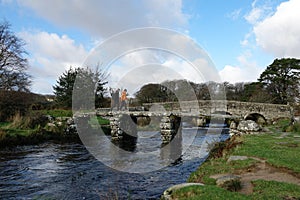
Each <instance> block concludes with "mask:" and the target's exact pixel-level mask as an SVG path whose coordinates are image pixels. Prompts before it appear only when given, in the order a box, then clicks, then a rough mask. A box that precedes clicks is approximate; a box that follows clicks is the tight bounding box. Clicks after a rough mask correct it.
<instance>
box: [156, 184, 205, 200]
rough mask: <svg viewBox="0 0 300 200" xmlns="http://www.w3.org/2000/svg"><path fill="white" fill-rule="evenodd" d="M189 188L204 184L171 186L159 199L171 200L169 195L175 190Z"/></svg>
mask: <svg viewBox="0 0 300 200" xmlns="http://www.w3.org/2000/svg"><path fill="white" fill-rule="evenodd" d="M189 186H204V184H203V183H182V184H178V185H173V186H172V187H170V188H168V189H166V190H165V191H164V193H163V194H162V196H161V199H163V200H171V199H172V197H171V195H172V193H173V192H174V191H175V190H179V189H181V188H184V187H189Z"/></svg>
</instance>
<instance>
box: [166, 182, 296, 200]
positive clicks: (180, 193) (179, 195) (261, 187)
mask: <svg viewBox="0 0 300 200" xmlns="http://www.w3.org/2000/svg"><path fill="white" fill-rule="evenodd" d="M252 183H253V184H254V186H255V187H254V191H253V193H252V194H250V195H244V194H240V193H236V192H230V191H227V190H225V189H222V188H218V187H216V186H212V185H205V186H190V187H185V188H182V189H179V190H176V191H174V193H173V194H172V197H173V198H174V199H181V200H185V199H186V200H193V199H194V200H196V199H219V200H228V199H238V200H243V199H245V200H248V199H249V200H266V199H272V200H284V199H299V198H300V187H299V186H297V185H294V184H288V183H279V182H276V181H264V180H257V181H253V182H252Z"/></svg>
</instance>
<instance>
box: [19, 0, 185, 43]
mask: <svg viewBox="0 0 300 200" xmlns="http://www.w3.org/2000/svg"><path fill="white" fill-rule="evenodd" d="M19 3H20V4H21V5H23V6H26V7H28V8H31V9H32V10H34V11H35V12H36V13H37V14H38V15H40V16H42V17H43V18H45V19H47V20H49V21H51V22H53V23H55V24H58V25H61V26H63V27H71V28H73V27H75V28H79V29H83V30H87V31H88V32H89V33H91V34H92V35H96V36H101V37H104V38H105V37H107V36H110V35H112V34H116V33H119V32H120V31H124V30H127V29H132V28H138V27H145V26H161V27H166V28H178V27H182V26H185V25H187V19H188V16H187V15H186V14H184V13H183V12H182V2H181V0H164V1H160V0H138V1H134V0H132V1H118V0H110V1H107V0H89V1H77V0H64V1H61V0H52V1H36V0H20V1H19Z"/></svg>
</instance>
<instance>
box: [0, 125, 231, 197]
mask: <svg viewBox="0 0 300 200" xmlns="http://www.w3.org/2000/svg"><path fill="white" fill-rule="evenodd" d="M191 130H192V129H189V128H184V129H183V131H182V140H183V141H184V140H185V139H186V138H189V137H190V136H189V131H191ZM206 132H207V129H199V130H198V131H197V134H196V137H195V138H194V141H193V143H192V145H191V146H190V147H189V149H188V150H187V151H186V152H185V153H183V152H182V156H181V157H180V159H178V160H176V162H174V163H172V164H170V165H169V166H167V167H164V168H162V169H160V170H157V171H152V172H148V173H126V172H121V171H117V170H114V169H112V168H110V167H108V166H106V165H104V164H102V163H101V162H100V161H98V160H97V159H95V158H94V157H93V155H92V154H90V153H89V152H88V151H87V150H86V148H85V146H84V145H82V144H77V143H69V144H58V143H44V144H40V145H33V146H20V147H15V148H10V149H3V150H0V199H159V198H160V195H161V194H162V192H163V191H164V190H165V189H167V188H168V187H170V186H172V185H174V184H179V183H183V182H186V180H187V178H188V177H189V175H190V173H191V172H193V171H194V170H196V169H197V167H198V166H199V165H200V164H201V163H202V162H203V161H204V160H205V157H206V155H207V152H206V151H205V150H203V149H204V148H200V147H203V146H205V145H207V141H214V140H219V139H225V138H227V137H228V135H226V134H225V135H223V134H222V135H220V134H206ZM147 134H150V135H152V137H143V136H145V135H147ZM138 136H139V137H138V138H139V139H138V140H137V142H136V144H135V150H134V151H144V150H149V148H157V147H158V146H160V143H161V141H160V135H159V134H156V133H154V132H139V133H138ZM109 156H110V155H107V157H108V158H109ZM157 157H159V156H154V157H153V162H154V163H155V162H158V161H157V160H156V159H157ZM141 159H142V158H141ZM145 165H146V166H141V167H144V168H147V165H149V163H147V162H145Z"/></svg>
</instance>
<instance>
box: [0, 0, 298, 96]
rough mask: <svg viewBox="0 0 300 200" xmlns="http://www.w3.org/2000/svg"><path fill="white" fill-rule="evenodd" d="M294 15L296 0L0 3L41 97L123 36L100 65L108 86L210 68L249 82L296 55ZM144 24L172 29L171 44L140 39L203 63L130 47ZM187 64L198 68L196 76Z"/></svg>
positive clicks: (134, 84) (190, 75) (200, 78)
mask: <svg viewBox="0 0 300 200" xmlns="http://www.w3.org/2000/svg"><path fill="white" fill-rule="evenodd" d="M299 10H300V0H242V1H241V0H227V1H223V0H209V1H207V0H163V1H162V0H109V1H107V0H85V1H80V0H64V1H61V0H52V1H46V0H39V1H37V0H0V20H6V21H8V22H9V23H10V24H11V29H12V31H13V32H14V33H15V34H16V35H17V36H18V37H20V38H22V39H23V40H24V41H25V42H26V46H25V48H26V50H27V51H28V55H27V58H28V61H29V65H30V67H29V69H28V73H29V74H30V75H32V77H33V81H32V86H31V90H32V92H35V93H41V94H52V93H53V89H52V86H53V85H54V84H55V83H56V81H57V79H58V77H59V76H60V75H62V73H63V72H64V71H65V70H67V69H69V68H70V66H72V67H80V66H82V65H83V64H84V63H86V62H87V60H92V59H93V58H91V57H93V56H91V55H94V53H95V52H97V49H99V46H100V49H102V50H103V49H104V50H106V51H108V50H107V49H105V48H102V47H103V46H105V44H106V45H107V46H108V44H112V43H113V40H114V42H115V41H116V40H117V39H118V36H120V35H121V36H122V37H125V36H124V34H123V33H124V31H125V32H126V31H127V32H128V31H129V33H130V34H131V36H130V37H131V38H130V39H128V40H127V42H125V43H124V44H123V43H122V44H121V43H118V44H117V45H116V46H114V48H115V49H117V48H120V49H121V50H123V51H124V52H123V53H122V52H121V51H120V52H121V54H120V56H119V57H116V58H115V59H114V60H112V61H111V63H110V65H109V67H108V68H107V66H103V67H104V68H105V69H108V74H109V75H110V77H109V82H110V84H111V86H112V87H128V88H130V93H134V92H135V91H136V90H137V89H138V88H139V87H140V86H141V85H142V84H144V83H146V82H151V81H154V80H156V81H163V80H165V79H166V78H165V77H169V78H171V77H173V78H178V79H179V78H186V79H189V80H192V81H195V82H198V81H208V80H209V78H207V77H208V76H206V75H207V73H213V72H211V71H210V72H208V71H206V69H208V68H215V71H214V72H215V74H214V76H218V77H219V79H220V80H221V81H228V82H231V83H236V82H249V81H256V80H257V78H259V75H260V74H261V73H262V72H263V71H264V70H265V69H266V67H267V66H268V65H270V64H271V63H272V62H273V60H274V59H276V58H284V57H294V58H300V26H299V25H298V24H299V22H300V12H299ZM147 27H156V28H163V30H162V31H161V32H163V33H164V32H165V31H164V30H165V29H168V30H172V31H175V32H176V33H174V34H173V35H171V36H170V38H177V39H172V40H171V39H170V38H165V37H156V35H155V34H152V35H151V34H146V35H145V37H144V38H143V39H144V40H146V41H145V42H149V44H150V43H151V42H152V43H155V44H156V43H158V44H161V46H163V47H165V48H167V49H168V48H170V49H177V50H178V51H180V55H191V54H192V53H193V52H190V50H191V49H187V48H184V47H187V46H188V45H190V43H191V42H194V43H195V44H197V45H198V47H200V48H201V49H202V50H204V52H205V53H206V54H207V56H208V58H205V59H206V60H205V59H204V60H203V58H200V57H201V55H199V58H195V57H193V58H191V57H189V56H188V57H189V58H191V59H192V60H187V59H186V57H180V56H179V55H178V54H175V53H176V52H175V53H174V52H173V53H172V51H164V49H163V50H159V49H158V48H157V49H149V48H148V49H147V48H146V49H139V50H137V49H134V48H133V47H132V46H133V45H132V38H133V39H135V38H134V37H135V35H134V33H135V32H134V31H133V32H130V31H132V30H136V29H143V28H147ZM148 32H149V31H148ZM122 34H123V35H122ZM164 34H165V33H164ZM166 34H168V33H166ZM125 35H126V34H125ZM173 36H174V37H173ZM175 36H176V37H175ZM181 36H182V37H181ZM185 37H186V38H185ZM187 43H188V45H187ZM103 44H104V45H103ZM147 44H148V43H147ZM101 45H102V46H101ZM118 45H119V46H118ZM122 45H123V46H122ZM124 45H125V46H126V47H124ZM121 46H122V47H121ZM192 46H193V45H190V46H189V47H192ZM130 47H131V48H133V49H132V51H130ZM192 48H193V47H192ZM120 49H119V50H120ZM119 50H118V51H119ZM184 50H186V52H184ZM112 51H114V50H112ZM188 51H189V52H188ZM98 53H99V52H98ZM109 53H110V54H115V53H116V52H113V53H112V52H109ZM205 53H203V54H205ZM100 54H101V53H100ZM204 57H205V56H204ZM98 58H99V59H100V58H101V56H99V57H98ZM207 59H210V61H212V63H213V64H211V63H209V62H208V60H207ZM95 62H96V61H95ZM97 63H98V64H99V63H100V65H101V63H102V61H101V60H97ZM193 64H194V65H195V66H200V68H201V69H200V71H201V70H203V71H201V73H200V75H198V74H197V73H196V72H195V70H194V69H193V67H192V66H193ZM193 70H194V71H193ZM196 71H197V70H196ZM204 71H205V72H204ZM201 74H202V76H201ZM130 84H132V85H130Z"/></svg>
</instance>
